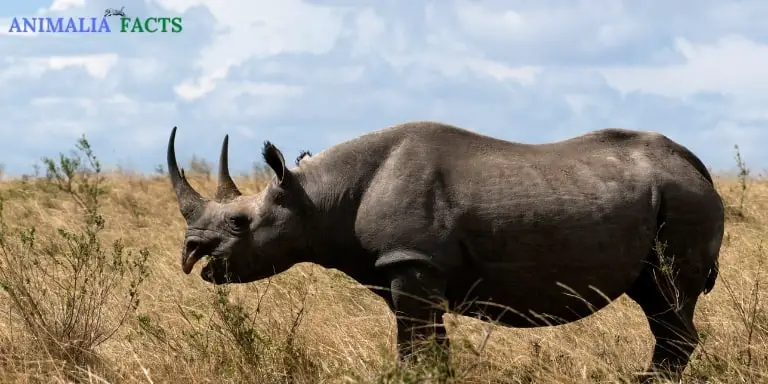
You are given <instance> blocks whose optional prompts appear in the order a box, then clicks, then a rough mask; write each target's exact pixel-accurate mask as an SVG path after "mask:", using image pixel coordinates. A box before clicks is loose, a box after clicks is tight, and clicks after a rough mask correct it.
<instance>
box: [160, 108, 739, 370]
mask: <svg viewBox="0 0 768 384" xmlns="http://www.w3.org/2000/svg"><path fill="white" fill-rule="evenodd" d="M175 135H176V127H174V128H173V130H172V131H171V135H170V139H169V143H168V171H169V176H170V181H171V184H172V186H173V189H174V191H175V194H176V198H177V201H178V204H179V209H180V211H181V214H182V216H183V217H184V219H185V220H186V224H187V229H186V233H185V237H184V243H183V247H182V248H183V249H182V252H181V268H182V270H183V272H184V273H185V274H189V273H190V271H191V270H192V269H193V266H194V265H195V263H196V262H197V261H198V260H200V259H201V258H202V257H203V256H208V257H207V259H208V261H207V264H206V265H205V266H204V267H203V268H202V270H201V277H202V279H204V280H205V281H207V282H209V283H213V284H226V283H248V282H252V281H256V280H259V279H264V278H267V277H269V276H273V275H275V274H278V273H281V272H283V271H285V270H287V269H289V268H290V267H291V266H293V265H294V264H296V263H299V262H311V263H315V264H318V265H320V266H323V267H326V268H333V269H337V270H339V271H342V272H343V273H345V274H346V275H348V276H350V277H351V278H352V279H354V280H356V281H357V282H359V283H361V284H363V285H366V286H368V287H370V289H371V290H372V291H374V292H376V293H377V294H378V295H379V296H380V297H382V298H383V299H384V300H385V302H386V303H387V304H388V305H389V308H391V310H392V311H393V312H394V313H395V314H396V315H397V321H396V324H397V346H398V352H399V356H400V357H401V358H403V356H406V355H410V354H412V353H416V352H414V350H413V347H414V341H418V340H423V339H425V338H427V337H430V338H432V340H435V339H436V340H437V341H438V343H437V344H438V345H441V346H443V347H448V344H449V343H448V337H447V335H446V330H445V327H444V325H443V322H442V320H441V319H442V315H443V314H444V313H446V311H452V310H455V309H457V308H461V309H462V311H463V312H462V314H475V315H478V314H479V315H481V316H484V317H483V319H484V320H493V321H496V322H498V323H500V324H504V325H506V326H510V327H521V328H530V327H543V326H556V325H559V324H566V323H569V322H574V321H577V320H579V319H583V318H585V317H587V316H589V315H590V314H593V313H595V312H596V311H598V310H600V309H602V308H604V307H606V306H607V305H608V304H610V303H611V302H612V301H614V300H615V299H617V298H618V297H619V296H621V295H622V294H626V295H627V296H629V297H630V298H631V299H632V300H634V301H635V302H637V303H638V304H639V305H640V307H641V308H642V310H643V312H644V314H645V315H646V317H647V319H648V323H649V326H650V329H651V331H652V333H653V336H654V337H655V346H654V349H653V355H652V358H651V361H650V363H649V365H648V366H647V367H646V370H645V372H644V373H643V374H642V375H643V376H644V377H649V376H651V375H664V376H666V377H668V378H673V379H674V378H676V377H680V375H681V374H682V372H683V370H684V369H685V367H686V366H687V364H688V362H689V359H690V355H691V353H692V352H693V351H694V349H695V348H696V345H697V344H698V334H697V331H696V328H695V327H694V323H693V316H694V308H695V306H696V302H697V300H698V298H699V295H700V294H702V293H708V292H709V291H710V290H712V288H713V286H714V284H715V280H716V279H717V274H718V254H719V250H720V245H721V241H722V237H723V231H724V209H723V204H722V200H721V197H720V195H719V194H718V192H717V191H716V190H715V187H714V186H713V182H712V178H711V176H710V174H709V172H708V170H707V168H706V167H705V166H704V164H703V163H702V162H701V160H700V159H699V158H697V157H696V156H695V155H694V154H693V153H691V152H690V151H689V150H688V149H687V148H685V147H684V146H682V145H680V144H678V143H676V142H674V141H672V140H671V139H669V138H667V137H666V136H664V135H662V134H659V133H653V132H643V131H634V130H627V129H613V128H611V129H601V130H596V131H593V132H588V133H586V134H583V135H581V136H577V137H574V138H571V139H567V140H563V141H559V142H552V143H546V144H524V143H517V142H510V141H505V140H500V139H496V138H492V137H489V136H485V135H481V134H478V133H475V132H472V131H470V130H467V129H464V128H459V127H456V126H453V125H448V124H444V123H439V122H429V121H426V122H425V121H416V122H407V123H403V124H398V125H395V126H391V127H388V128H385V129H381V130H378V131H375V132H371V133H368V134H365V135H362V136H359V137H357V138H355V139H352V140H349V141H346V142H343V143H341V144H338V145H336V146H333V147H331V148H329V149H326V150H324V151H322V152H320V153H317V154H315V155H310V154H309V153H302V155H300V157H299V158H297V160H296V164H297V165H296V166H294V167H289V166H288V165H286V162H285V159H284V157H283V154H282V153H281V151H280V150H279V149H278V148H277V147H276V146H275V145H273V144H272V143H270V142H269V141H266V142H264V147H263V151H262V156H263V158H264V160H265V162H266V164H267V165H268V166H269V168H271V170H272V171H273V172H274V175H273V176H272V178H271V180H270V182H269V184H268V186H267V187H266V188H265V189H264V190H262V191H261V192H259V193H258V194H256V195H252V196H244V195H241V193H240V191H239V190H238V188H237V186H236V185H235V183H234V182H233V180H232V178H231V177H230V174H229V170H228V157H227V156H228V155H227V152H228V135H227V136H225V138H224V143H223V145H222V148H221V157H220V160H219V161H220V167H219V175H218V177H219V184H218V189H217V190H216V194H215V197H214V199H212V200H211V199H207V198H204V197H203V196H201V195H200V194H199V193H198V192H197V191H195V190H194V189H193V188H192V186H191V185H190V184H189V182H188V181H187V179H186V178H185V176H184V174H183V170H182V171H180V170H179V167H178V165H177V162H176V155H175V150H174V140H175ZM662 250H663V252H661V251H662ZM424 322H428V323H429V324H432V325H431V326H428V327H425V326H423V324H424ZM438 349H439V348H438ZM416 355H418V353H416Z"/></svg>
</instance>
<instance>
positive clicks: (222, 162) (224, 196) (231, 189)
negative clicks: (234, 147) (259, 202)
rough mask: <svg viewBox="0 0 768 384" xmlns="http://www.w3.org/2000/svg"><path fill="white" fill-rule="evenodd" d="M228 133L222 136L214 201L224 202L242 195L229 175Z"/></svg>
mask: <svg viewBox="0 0 768 384" xmlns="http://www.w3.org/2000/svg"><path fill="white" fill-rule="evenodd" d="M228 152H229V135H226V136H224V143H223V144H222V145H221V155H220V156H219V185H218V187H217V188H216V197H215V199H216V201H218V202H225V201H227V200H231V199H234V198H235V197H238V196H240V195H242V194H241V193H240V190H239V189H237V185H235V182H234V181H233V180H232V177H231V176H230V175H229V155H228Z"/></svg>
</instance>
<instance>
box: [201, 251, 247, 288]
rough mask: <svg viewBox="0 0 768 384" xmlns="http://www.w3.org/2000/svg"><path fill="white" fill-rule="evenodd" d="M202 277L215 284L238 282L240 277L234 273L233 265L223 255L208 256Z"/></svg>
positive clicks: (202, 270)
mask: <svg viewBox="0 0 768 384" xmlns="http://www.w3.org/2000/svg"><path fill="white" fill-rule="evenodd" d="M200 277H201V278H202V279H203V280H205V281H207V282H209V283H214V284H226V283H237V282H238V280H239V279H238V278H237V276H236V275H235V274H233V273H232V265H231V264H230V263H229V260H227V259H226V258H223V257H213V256H211V257H208V260H207V262H206V264H205V265H204V266H203V268H202V269H201V270H200Z"/></svg>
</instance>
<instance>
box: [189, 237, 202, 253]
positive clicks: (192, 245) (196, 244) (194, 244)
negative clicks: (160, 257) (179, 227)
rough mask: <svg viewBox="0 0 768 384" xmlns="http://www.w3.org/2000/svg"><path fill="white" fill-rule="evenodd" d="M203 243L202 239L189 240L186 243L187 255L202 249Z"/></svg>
mask: <svg viewBox="0 0 768 384" xmlns="http://www.w3.org/2000/svg"><path fill="white" fill-rule="evenodd" d="M202 245H203V241H202V240H200V239H195V238H189V239H186V240H185V241H184V250H185V253H186V254H190V253H192V252H194V251H196V250H197V249H199V248H200V247H202Z"/></svg>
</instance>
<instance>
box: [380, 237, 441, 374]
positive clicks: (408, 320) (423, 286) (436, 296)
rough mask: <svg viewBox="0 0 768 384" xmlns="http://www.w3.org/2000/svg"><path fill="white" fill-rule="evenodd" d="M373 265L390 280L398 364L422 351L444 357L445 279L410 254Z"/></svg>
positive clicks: (399, 254)
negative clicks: (382, 270) (381, 268)
mask: <svg viewBox="0 0 768 384" xmlns="http://www.w3.org/2000/svg"><path fill="white" fill-rule="evenodd" d="M424 259H426V258H424ZM387 261H391V262H387ZM377 264H378V266H379V267H385V269H386V271H387V273H388V276H389V279H390V289H391V294H392V301H391V305H392V308H391V309H392V311H393V312H394V314H395V316H396V319H397V347H398V348H397V349H398V355H399V358H400V360H401V361H407V360H411V358H413V357H417V356H419V355H422V352H425V351H424V349H431V350H432V351H434V352H437V354H438V355H439V356H441V357H447V353H448V348H449V342H448V337H447V334H446V330H445V325H444V324H443V314H444V313H445V312H446V305H445V302H446V301H445V278H444V277H443V276H442V274H441V273H440V272H439V270H438V269H436V268H434V267H433V266H431V265H429V263H427V262H424V260H422V259H421V258H420V257H416V255H415V254H414V253H411V252H407V253H405V252H398V254H397V255H391V254H390V255H387V256H386V257H383V258H382V259H380V262H379V263H377ZM383 264H386V266H384V265H383ZM430 347H433V348H430Z"/></svg>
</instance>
